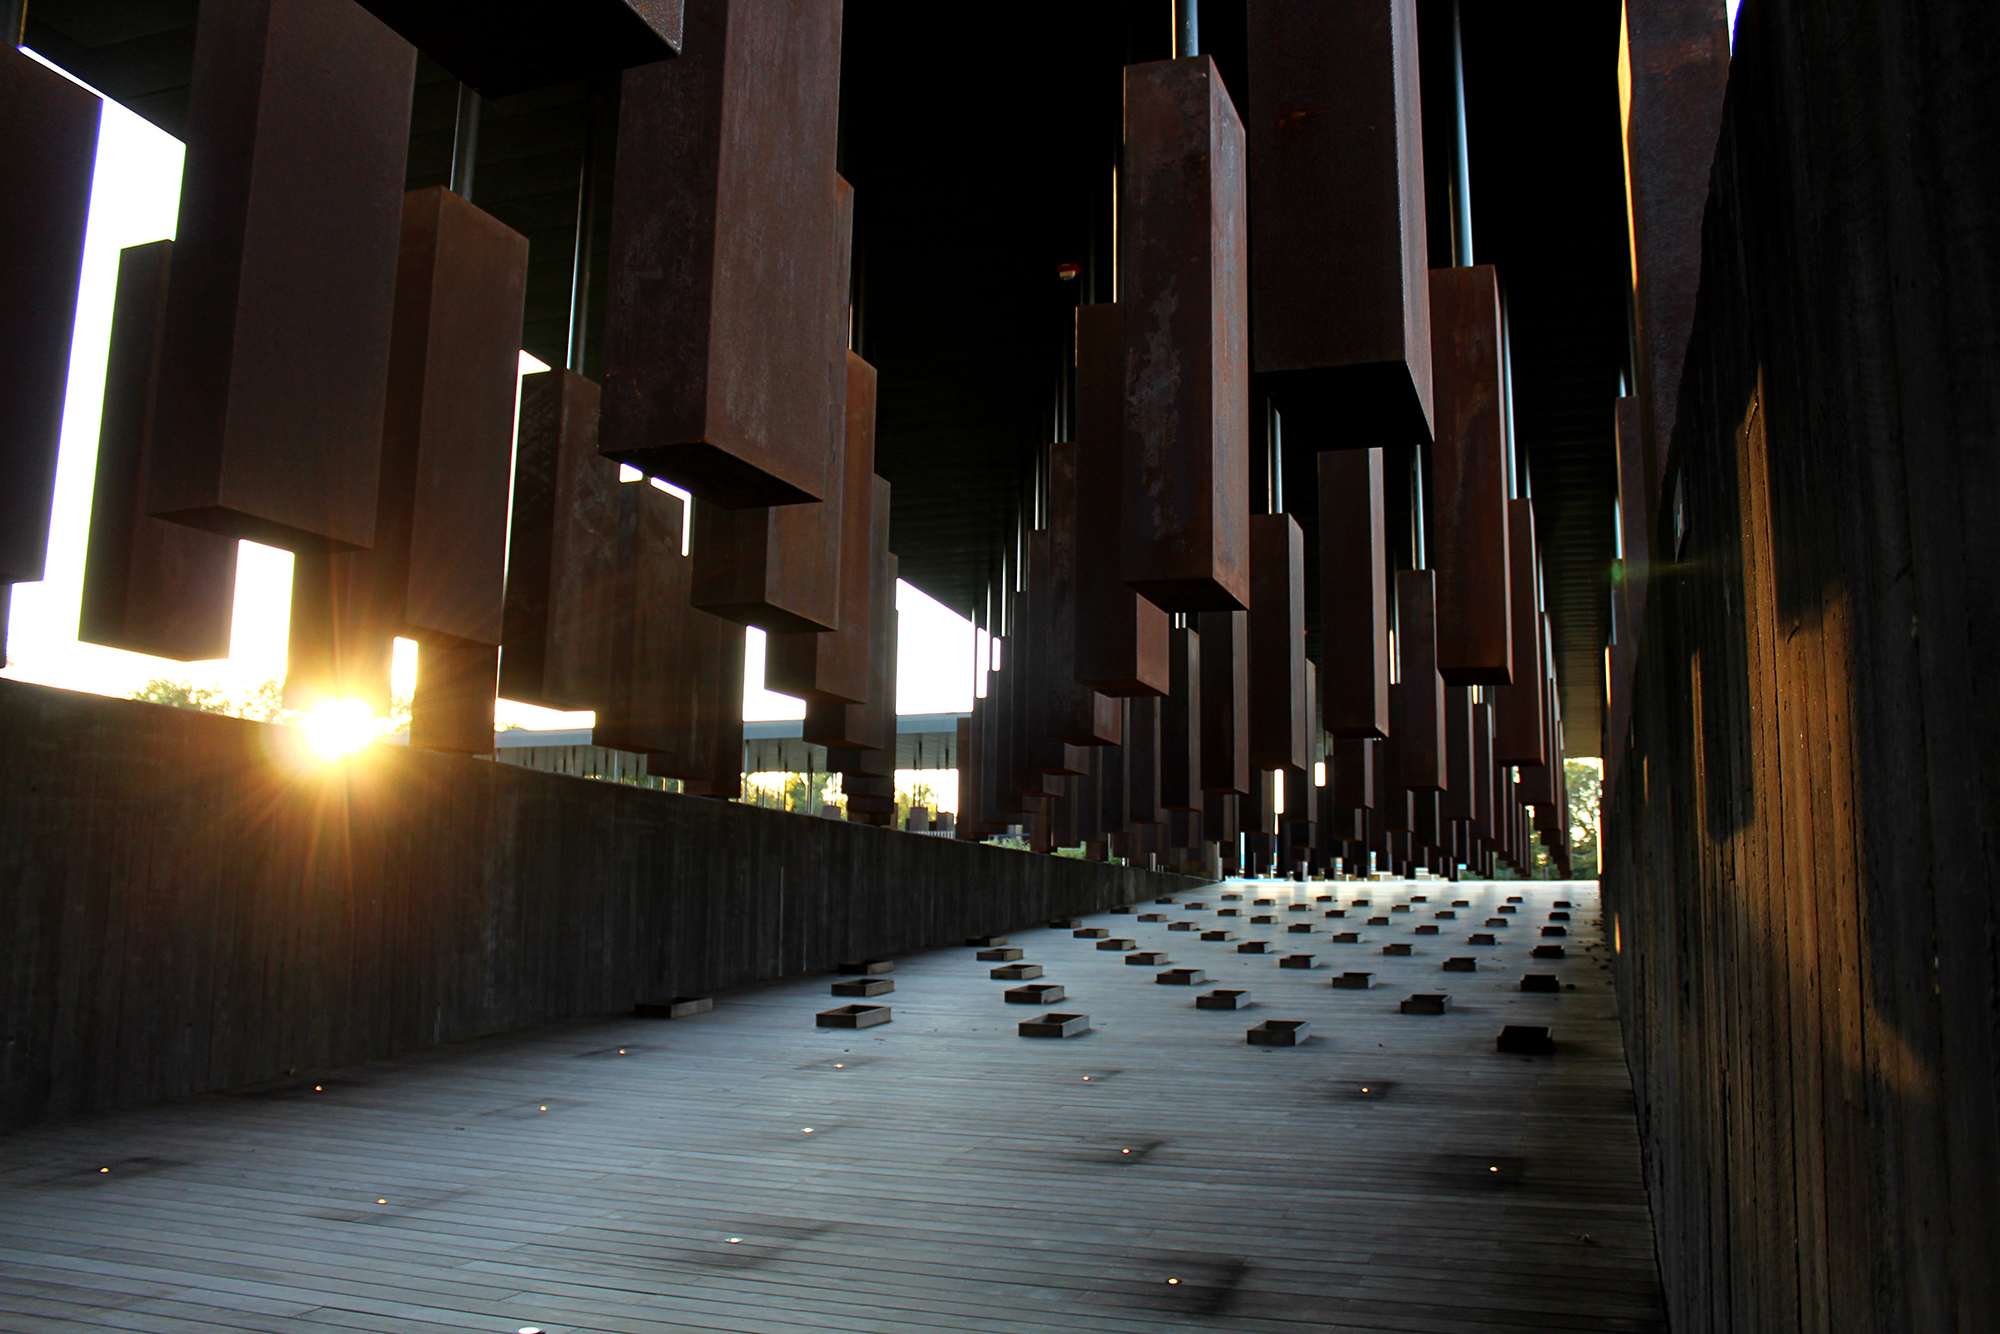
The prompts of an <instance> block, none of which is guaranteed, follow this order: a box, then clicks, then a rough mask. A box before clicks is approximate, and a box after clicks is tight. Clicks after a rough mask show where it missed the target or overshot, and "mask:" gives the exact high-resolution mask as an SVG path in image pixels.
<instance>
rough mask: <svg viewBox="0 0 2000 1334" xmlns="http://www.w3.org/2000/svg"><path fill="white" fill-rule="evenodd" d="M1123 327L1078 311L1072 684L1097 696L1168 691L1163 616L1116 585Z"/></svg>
mask: <svg viewBox="0 0 2000 1334" xmlns="http://www.w3.org/2000/svg"><path fill="white" fill-rule="evenodd" d="M1125 447H1126V440H1125V325H1124V322H1123V319H1122V317H1121V316H1120V315H1119V313H1118V307H1117V306H1116V305H1115V304H1112V303H1109V302H1106V303H1102V304H1098V305H1088V306H1080V307H1078V309H1077V312H1076V444H1075V449H1076V515H1077V526H1076V631H1075V633H1076V679H1077V680H1078V681H1080V682H1082V683H1083V684H1084V685H1087V686H1089V687H1091V688H1092V689H1094V690H1096V691H1098V692H1099V693H1101V694H1105V695H1111V696H1130V697H1137V696H1143V695H1156V696H1157V695H1164V694H1165V693H1166V692H1167V613H1166V612H1164V611H1161V610H1160V609H1159V608H1158V607H1156V606H1154V605H1153V604H1152V603H1150V602H1148V601H1147V600H1146V599H1145V598H1142V597H1140V596H1139V595H1138V594H1137V593H1134V592H1133V591H1132V590H1131V589H1130V588H1128V587H1127V586H1126V584H1125V581H1124V580H1123V579H1121V578H1119V562H1120V561H1121V560H1122V559H1123V556H1122V554H1121V552H1122V550H1123V542H1122V537H1121V534H1122V533H1123V531H1124V512H1125V507H1124V501H1123V496H1124V491H1123V486H1124V481H1123V478H1124V458H1125Z"/></svg>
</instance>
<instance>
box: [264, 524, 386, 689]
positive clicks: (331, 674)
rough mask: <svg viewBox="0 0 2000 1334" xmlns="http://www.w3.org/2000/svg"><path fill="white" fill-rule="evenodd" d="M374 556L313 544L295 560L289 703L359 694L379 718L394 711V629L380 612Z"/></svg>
mask: <svg viewBox="0 0 2000 1334" xmlns="http://www.w3.org/2000/svg"><path fill="white" fill-rule="evenodd" d="M367 555H368V553H367V552H365V551H337V552H336V551H327V550H326V549H325V548H323V547H312V548H308V549H306V550H304V551H300V552H298V553H297V554H296V555H295V556H294V557H293V558H292V599H291V602H292V611H291V619H290V623H289V627H288V630H287V642H286V652H285V687H284V699H285V703H286V704H287V705H288V706H289V707H291V708H295V709H311V708H312V707H313V706H315V705H317V704H320V703H322V702H324V701H326V700H330V699H331V700H343V699H355V700H361V701H363V702H364V703H366V704H367V705H368V706H369V708H370V709H372V710H373V711H374V713H375V715H376V716H377V717H382V716H386V715H387V714H388V712H389V706H390V698H389V658H390V653H391V649H392V646H393V644H394V630H393V629H392V628H391V627H388V626H385V625H383V624H382V623H381V621H380V620H378V619H377V618H375V617H374V616H373V615H372V607H373V599H372V587H371V585H370V583H369V573H370V571H369V567H368V566H367V565H366V564H365V561H366V558H367Z"/></svg>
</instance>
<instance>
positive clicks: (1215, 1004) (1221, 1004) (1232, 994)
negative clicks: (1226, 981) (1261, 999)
mask: <svg viewBox="0 0 2000 1334" xmlns="http://www.w3.org/2000/svg"><path fill="white" fill-rule="evenodd" d="M1249 1004H1250V993H1249V992H1247V991H1242V990H1230V989H1226V988H1225V989H1220V990H1216V991H1211V992H1209V993H1208V994H1207V995H1206V996H1196V997H1195V998H1194V1007H1195V1008H1196V1009H1197V1010H1241V1009H1244V1008H1246V1007H1247V1006H1248V1005H1249Z"/></svg>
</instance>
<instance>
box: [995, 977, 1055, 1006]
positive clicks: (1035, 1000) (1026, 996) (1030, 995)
mask: <svg viewBox="0 0 2000 1334" xmlns="http://www.w3.org/2000/svg"><path fill="white" fill-rule="evenodd" d="M1000 994H1001V996H1002V997H1003V998H1004V999H1005V1000H1006V1002H1007V1003H1008V1004H1009V1005H1053V1004H1055V1002H1057V1001H1059V1000H1062V999H1064V994H1063V989H1062V988H1061V987H1059V986H1057V985H1056V984H1055V983H1053V982H1044V983H1042V984H1041V985H1039V986H1033V987H1009V988H1007V989H1006V990H1005V991H1003V992H1001V993H1000Z"/></svg>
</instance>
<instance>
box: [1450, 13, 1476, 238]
mask: <svg viewBox="0 0 2000 1334" xmlns="http://www.w3.org/2000/svg"><path fill="white" fill-rule="evenodd" d="M1451 109H1452V114H1453V117H1454V119H1455V122H1456V123H1455V125H1454V126H1453V135H1454V137H1453V139H1452V164H1451V260H1452V263H1453V264H1455V265H1458V266H1460V267H1464V266H1465V265H1468V264H1471V263H1472V169H1471V167H1470V165H1469V164H1468V163H1467V161H1466V136H1465V41H1464V38H1463V37H1462V36H1461V35H1460V29H1459V21H1458V0H1452V6H1451Z"/></svg>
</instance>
